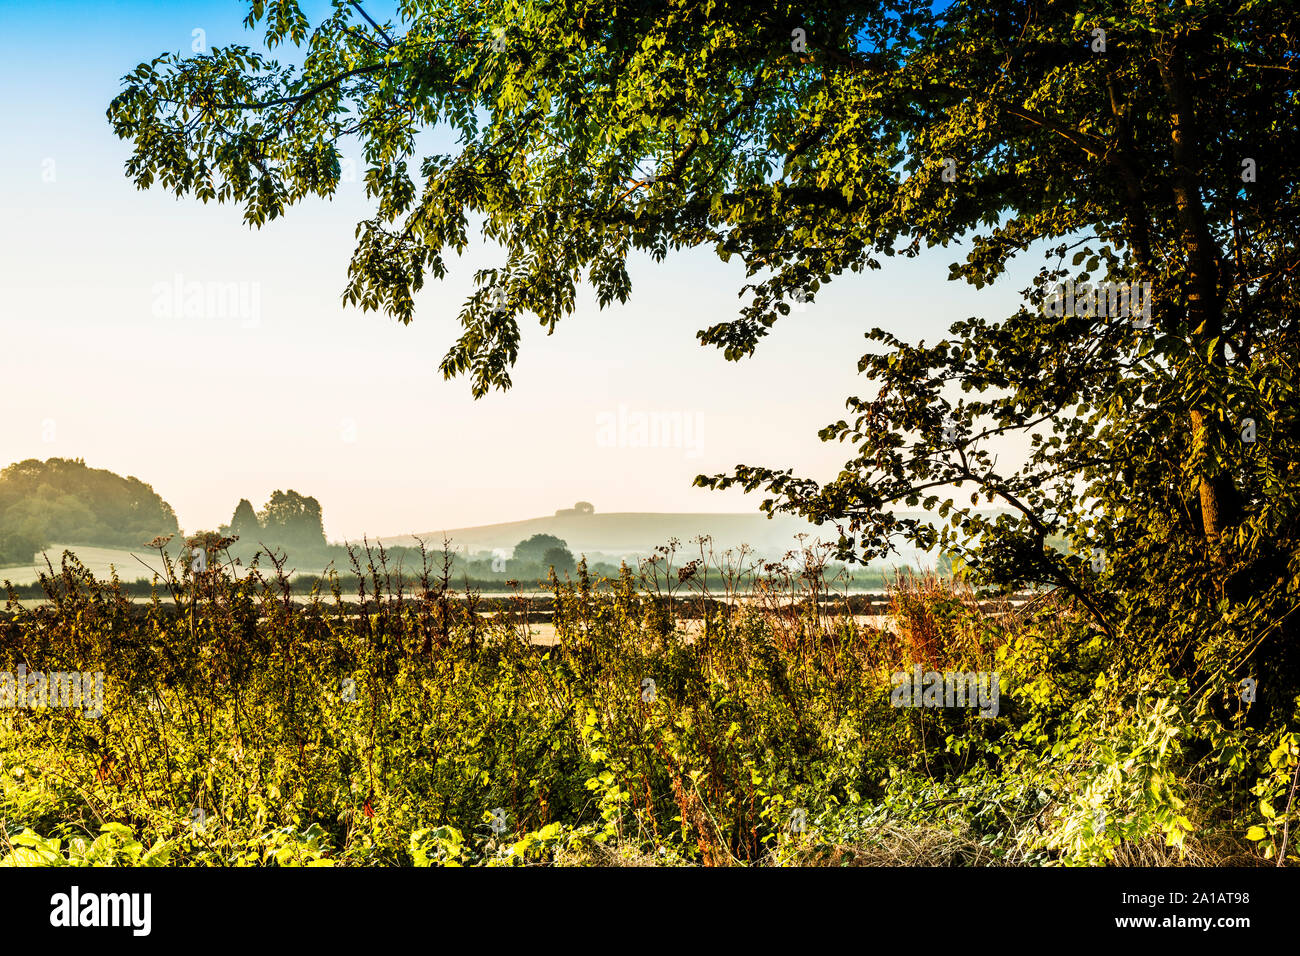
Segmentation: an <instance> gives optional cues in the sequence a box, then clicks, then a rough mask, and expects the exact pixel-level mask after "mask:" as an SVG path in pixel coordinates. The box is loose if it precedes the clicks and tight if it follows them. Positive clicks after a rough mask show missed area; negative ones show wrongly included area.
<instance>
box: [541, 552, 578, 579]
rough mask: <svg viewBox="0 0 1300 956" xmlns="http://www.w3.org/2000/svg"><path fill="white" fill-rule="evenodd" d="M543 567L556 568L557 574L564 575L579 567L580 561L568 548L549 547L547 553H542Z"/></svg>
mask: <svg viewBox="0 0 1300 956" xmlns="http://www.w3.org/2000/svg"><path fill="white" fill-rule="evenodd" d="M542 567H543V568H547V569H549V568H554V569H555V573H556V574H559V575H564V574H571V573H573V571H574V570H575V569H576V568H577V567H578V562H577V560H576V559H575V558H574V557H573V552H572V551H570V550H569V549H568V548H563V547H561V548H547V549H546V553H545V554H543V555H542Z"/></svg>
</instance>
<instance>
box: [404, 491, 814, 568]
mask: <svg viewBox="0 0 1300 956" xmlns="http://www.w3.org/2000/svg"><path fill="white" fill-rule="evenodd" d="M580 504H581V503H580ZM535 534H553V535H555V536H556V537H557V538H562V539H564V541H565V542H566V543H567V544H568V545H569V549H570V550H571V551H572V552H573V553H574V554H588V555H591V554H595V553H600V554H605V555H611V556H618V555H632V554H646V553H648V552H650V551H652V550H653V549H654V548H655V547H657V546H658V545H662V544H667V543H668V541H669V539H671V538H677V539H678V540H679V541H681V543H682V546H683V548H684V549H686V550H693V548H692V546H691V545H690V544H689V542H690V541H691V540H692V539H694V538H698V537H700V536H701V535H709V536H711V537H712V538H713V550H714V552H715V553H721V552H722V551H725V550H727V549H729V548H730V549H734V548H737V547H739V546H740V545H741V544H746V545H749V546H750V547H751V548H753V549H754V550H755V551H757V552H758V553H759V554H762V555H763V556H765V557H768V558H779V557H781V556H783V555H784V554H785V552H787V551H790V550H792V549H794V548H796V547H798V546H799V541H798V539H797V538H796V535H799V534H807V535H809V536H810V537H809V539H808V543H811V542H812V541H814V540H819V539H820V540H823V541H835V540H836V539H837V537H838V535H837V533H836V531H835V528H834V527H833V526H831V525H826V526H823V527H821V528H818V527H817V526H816V525H812V524H809V523H808V522H806V521H802V520H800V519H799V518H795V517H791V516H778V517H775V518H771V519H769V518H767V517H766V516H765V515H762V514H758V513H753V512H741V513H735V514H733V513H716V512H715V513H702V514H688V513H671V512H670V513H658V512H639V511H623V512H611V513H609V514H600V513H583V512H582V511H581V510H578V509H571V508H566V509H564V510H563V511H561V512H559V513H557V514H554V515H550V516H548V517H545V518H530V519H527V520H525V521H508V522H504V523H502V524H489V525H478V526H476V527H472V528H448V529H446V530H445V531H443V530H437V531H427V532H424V533H422V534H418V535H397V536H393V537H386V538H383V539H382V540H383V543H384V544H385V545H389V546H391V545H406V546H410V545H414V544H416V540H415V539H416V538H417V537H418V538H422V539H423V540H424V543H425V544H426V545H427V546H428V547H430V548H434V547H439V548H440V547H441V546H442V540H443V537H444V536H445V537H446V538H448V539H450V541H451V546H452V550H454V551H460V552H465V551H468V552H471V553H473V552H478V551H491V550H493V549H496V548H506V549H509V548H513V547H514V546H515V545H516V544H518V543H519V542H520V541H522V540H524V539H525V538H529V537H532V536H533V535H535Z"/></svg>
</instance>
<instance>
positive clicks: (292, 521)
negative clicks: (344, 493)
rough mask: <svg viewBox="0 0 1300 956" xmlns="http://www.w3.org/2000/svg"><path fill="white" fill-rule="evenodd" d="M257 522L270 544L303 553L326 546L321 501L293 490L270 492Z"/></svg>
mask: <svg viewBox="0 0 1300 956" xmlns="http://www.w3.org/2000/svg"><path fill="white" fill-rule="evenodd" d="M257 520H258V523H259V524H260V525H261V528H262V532H263V534H264V535H265V536H266V539H267V541H266V543H267V544H269V545H279V546H281V547H284V548H286V549H289V548H293V549H296V550H302V551H317V550H320V549H321V548H324V547H325V545H326V542H325V526H324V523H323V520H322V518H321V507H320V502H319V501H317V500H316V499H315V498H305V497H303V496H302V495H300V494H298V492H296V491H294V490H293V489H290V490H289V491H280V490H279V489H277V490H275V491H273V492H272V493H271V497H270V499H269V500H268V501H267V503H266V507H265V508H263V509H262V510H261V511H260V512H258V514H257ZM231 530H232V531H233V530H234V529H233V526H232V529H231Z"/></svg>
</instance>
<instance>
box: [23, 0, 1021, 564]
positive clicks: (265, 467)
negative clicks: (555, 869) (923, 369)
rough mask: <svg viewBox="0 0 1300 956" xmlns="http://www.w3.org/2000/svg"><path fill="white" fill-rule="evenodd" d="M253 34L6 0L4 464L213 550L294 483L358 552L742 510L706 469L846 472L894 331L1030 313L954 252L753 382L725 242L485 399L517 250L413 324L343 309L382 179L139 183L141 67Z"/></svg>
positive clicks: (787, 349)
mask: <svg viewBox="0 0 1300 956" xmlns="http://www.w3.org/2000/svg"><path fill="white" fill-rule="evenodd" d="M322 6H323V5H314V6H311V5H309V6H308V7H307V9H308V10H309V11H311V10H313V9H320V8H321V7H322ZM380 9H382V8H380ZM244 15H245V4H243V3H239V2H209V3H187V2H171V3H143V2H132V3H58V4H23V5H21V6H19V5H16V4H13V3H10V2H7V0H6V2H0V130H3V141H2V142H0V215H2V216H3V218H4V221H5V223H6V228H5V229H4V230H3V231H2V232H0V292H2V293H3V294H2V295H0V317H2V319H3V323H4V329H5V339H4V341H5V342H6V345H7V347H6V348H5V349H3V350H2V351H0V396H3V405H4V415H5V421H6V428H5V430H4V432H3V435H2V437H0V464H7V463H9V462H11V461H15V460H20V459H23V458H29V457H38V458H47V457H50V456H61V457H83V458H85V459H86V461H87V462H88V463H89V464H91V465H94V466H96V467H104V468H110V469H112V470H114V471H118V472H121V473H125V474H132V475H136V476H138V477H140V478H142V479H143V480H145V481H148V482H150V483H152V484H153V486H154V488H155V489H156V490H157V491H158V492H159V493H160V494H162V495H163V497H164V498H166V499H167V500H168V501H170V502H171V503H172V505H173V506H174V507H175V508H176V510H177V512H178V514H179V515H180V517H181V522H182V525H183V526H184V527H185V528H186V529H187V530H191V531H192V530H196V529H198V528H206V527H214V526H215V525H216V524H218V523H220V522H223V521H226V520H228V519H229V516H230V514H231V512H232V511H233V509H234V506H235V504H236V503H237V502H238V500H239V499H240V498H249V499H250V500H252V501H253V503H254V505H255V506H260V505H261V504H262V503H263V501H264V500H265V499H266V497H267V496H268V495H269V494H270V492H271V491H272V490H273V489H275V488H294V489H296V490H298V491H300V492H302V493H304V494H312V495H315V496H316V497H317V498H319V499H320V501H321V503H322V505H323V507H324V512H325V523H326V531H327V534H328V535H329V536H330V538H331V539H340V538H343V537H349V538H355V537H357V536H359V535H361V534H362V533H369V534H371V535H375V534H398V533H405V532H415V531H430V530H439V529H443V528H453V527H459V526H465V525H474V524H482V523H489V522H496V521H509V520H516V519H521V518H528V517H534V516H537V515H540V514H549V513H550V512H551V511H553V510H555V509H556V508H560V507H568V506H570V505H572V503H573V502H574V501H575V500H577V499H585V500H588V501H591V502H593V503H594V504H595V505H596V508H597V510H598V511H606V512H608V511H743V510H749V509H752V508H755V507H757V504H758V499H757V497H753V498H746V497H745V496H743V495H741V494H739V493H726V494H720V493H717V492H708V491H705V490H702V489H697V488H692V487H691V481H692V479H693V477H694V476H695V475H696V474H698V473H701V472H704V473H714V472H720V471H726V470H728V469H730V468H731V467H732V466H734V465H735V464H737V463H740V462H744V463H748V464H768V465H772V466H779V467H790V466H793V467H795V468H796V469H798V470H800V471H801V472H803V473H806V474H809V475H811V476H813V477H816V478H823V479H824V478H827V477H830V476H832V475H833V474H835V473H836V472H837V471H838V468H839V466H840V465H841V464H842V462H843V461H844V459H845V457H846V454H845V452H846V451H847V449H846V448H845V447H844V446H841V445H839V444H838V443H836V444H832V445H823V444H822V443H821V442H820V441H819V440H818V439H817V435H816V432H817V429H818V428H820V427H822V426H823V425H825V424H827V423H828V422H830V421H833V420H835V419H838V418H839V417H841V416H842V414H843V401H844V398H845V396H846V395H849V394H861V393H862V392H864V390H865V387H866V385H865V383H864V382H863V380H862V379H861V378H859V377H858V376H857V374H856V361H857V358H858V356H859V355H860V354H861V353H862V352H863V351H864V349H865V345H866V343H865V342H864V340H863V338H862V335H863V333H864V332H865V331H866V330H867V329H869V328H871V327H872V326H874V325H880V326H883V327H885V328H888V329H890V330H891V331H893V332H894V333H895V334H897V335H899V336H901V337H904V338H907V339H911V340H915V339H918V338H925V339H927V340H930V341H933V340H934V339H936V338H938V337H941V336H942V334H943V332H944V330H945V329H946V328H947V326H948V325H949V324H950V323H951V322H953V321H957V320H960V319H963V318H966V317H967V316H970V315H974V314H983V315H989V316H1000V315H1005V314H1008V313H1009V312H1010V311H1012V310H1013V309H1014V308H1015V305H1016V301H1015V292H1014V290H1015V289H1017V288H1019V287H1020V286H1021V285H1022V284H1023V283H1021V282H1017V281H1016V280H1015V278H1013V279H1011V280H1010V281H1008V282H1006V283H1003V284H1000V287H999V288H997V289H992V290H989V289H986V290H982V291H976V290H974V289H971V288H969V287H967V286H964V285H958V284H956V283H951V282H946V281H944V280H945V278H946V276H947V264H948V263H949V262H950V261H952V260H953V259H954V258H956V255H957V253H956V251H955V250H951V249H950V250H936V251H934V252H933V253H930V254H927V255H924V256H922V257H921V258H919V259H916V260H911V261H905V260H895V261H893V262H891V263H890V264H889V265H888V266H887V267H886V268H885V269H884V270H882V271H880V272H874V273H870V274H867V275H852V276H846V277H842V278H841V279H839V280H838V281H836V282H834V283H833V284H831V285H830V286H828V287H826V288H825V289H824V290H823V291H822V292H821V293H819V296H818V302H817V303H815V304H813V305H810V306H809V307H808V308H807V310H806V312H805V313H804V314H801V315H793V316H791V317H789V318H787V319H785V320H784V321H782V322H780V323H778V325H777V326H776V328H775V329H774V330H773V332H772V334H771V335H770V336H769V337H768V338H767V340H766V341H765V343H764V344H763V345H762V346H761V347H760V349H759V353H758V355H757V356H756V357H755V358H753V359H750V360H748V361H745V362H742V363H739V364H737V363H730V362H726V361H724V360H723V358H722V356H721V353H719V352H717V351H715V350H713V349H705V348H701V347H700V346H699V345H698V344H697V343H696V341H695V338H694V333H695V331H696V330H697V329H700V328H703V327H706V326H708V325H711V324H713V323H714V322H716V321H718V320H719V319H722V318H727V317H731V316H734V315H735V314H737V310H738V307H739V301H740V300H738V299H737V297H736V292H737V291H738V289H739V288H740V286H741V284H742V282H743V281H744V279H743V272H742V270H741V268H740V267H739V266H738V265H737V264H734V263H733V264H729V265H724V264H722V263H720V262H718V261H717V260H716V259H715V258H714V257H713V256H712V255H711V254H710V253H708V252H707V251H703V250H701V251H696V252H692V253H687V254H680V255H677V256H674V257H672V258H670V259H669V260H667V262H666V263H663V264H659V265H656V264H654V263H652V262H650V261H649V260H648V259H636V260H634V261H633V264H632V279H633V293H632V299H631V301H630V302H629V303H628V304H627V305H625V306H615V307H613V308H609V309H605V310H603V311H602V310H600V309H598V308H597V307H596V305H595V303H594V302H593V301H592V299H591V297H590V296H589V295H588V296H581V297H580V306H579V308H578V311H577V313H576V314H575V315H574V316H572V317H570V318H569V319H568V320H567V321H565V322H562V323H561V324H560V326H559V327H558V329H557V331H556V333H555V334H554V335H553V336H550V337H548V336H546V335H545V333H544V330H542V329H540V328H538V327H535V326H532V325H528V324H526V325H525V326H524V341H523V346H522V349H521V354H520V362H519V364H518V365H517V366H516V368H515V370H514V372H513V377H514V381H515V386H514V388H513V389H511V390H510V391H509V392H506V393H504V394H503V393H493V394H492V395H490V396H489V397H487V398H484V399H482V400H479V401H477V402H475V401H473V400H471V398H470V396H469V386H468V382H467V381H465V380H454V381H451V382H446V381H444V380H443V379H442V378H441V376H440V374H439V373H438V371H437V366H438V363H439V360H440V359H441V358H442V355H443V354H444V352H445V351H446V349H447V347H448V346H449V345H450V344H451V343H452V341H454V339H455V337H456V333H457V329H458V325H457V323H456V321H455V316H456V313H457V311H458V310H459V307H460V304H461V302H462V300H463V298H464V297H465V295H466V294H467V293H468V292H469V290H470V289H471V288H472V281H471V277H472V274H473V272H474V271H475V269H478V268H481V267H484V266H487V265H492V264H495V263H496V259H495V258H494V257H493V256H492V255H491V252H490V250H488V249H486V248H484V247H482V246H476V247H472V248H471V249H470V250H469V251H468V252H467V254H466V255H465V256H464V258H463V259H461V260H459V261H453V263H452V270H451V275H450V276H449V277H448V278H447V280H445V281H443V282H441V283H439V282H431V283H429V284H428V285H427V286H426V288H425V290H424V292H423V293H422V294H421V296H420V297H419V299H418V300H417V301H418V308H417V313H416V318H415V321H414V323H413V324H412V325H410V326H401V325H398V324H396V323H395V322H394V321H393V320H391V319H389V318H387V317H384V316H377V315H375V314H374V313H370V314H366V315H363V314H362V313H361V312H359V311H356V310H351V309H345V308H344V307H343V306H342V305H341V304H340V294H341V292H342V290H343V287H344V283H345V277H346V270H347V264H348V260H349V257H350V255H351V251H352V244H353V227H354V225H355V223H356V222H357V221H358V220H359V219H361V218H364V217H365V216H366V215H367V214H368V210H369V207H368V204H367V202H366V200H365V196H364V193H363V191H362V187H361V185H360V184H359V183H355V182H354V183H345V184H344V185H343V186H342V187H341V189H340V192H339V195H337V196H336V197H335V199H334V200H333V201H332V202H324V201H319V200H317V201H312V202H308V203H304V204H303V205H300V206H297V207H294V208H292V209H291V210H290V211H289V214H288V215H287V217H285V218H284V219H283V220H280V221H277V222H275V223H272V224H270V225H269V226H267V227H265V228H263V229H262V230H260V231H252V230H249V229H248V228H246V227H245V226H244V225H243V223H242V221H241V214H240V210H239V209H238V208H236V207H230V206H227V207H220V206H216V205H209V206H203V205H202V204H201V203H198V202H195V201H190V200H177V199H175V198H174V197H172V196H171V195H170V194H169V193H166V192H164V191H162V190H158V189H155V190H151V191H149V192H140V191H137V190H136V189H135V187H134V186H133V185H132V184H131V183H130V182H129V181H128V180H127V179H126V178H125V176H124V175H123V172H122V164H123V162H124V161H125V159H126V158H127V156H128V155H129V149H128V146H127V145H126V144H125V143H122V142H119V141H118V140H117V139H116V138H115V137H114V136H113V134H112V131H111V129H110V128H109V126H108V123H107V121H106V120H105V118H104V111H105V109H106V107H107V105H108V102H109V100H110V99H111V98H112V96H113V95H114V94H115V93H116V91H117V90H118V88H119V84H120V79H121V77H122V75H124V74H125V73H127V72H128V71H129V70H131V69H132V68H133V67H134V66H135V65H136V64H137V63H139V62H141V61H143V60H147V59H150V58H151V57H153V56H156V55H157V54H159V53H161V52H164V51H177V50H183V51H188V50H189V49H190V46H191V42H192V36H193V31H194V30H195V29H202V30H203V31H205V37H206V42H207V43H208V45H209V46H220V45H224V44H226V43H230V42H240V43H246V44H250V45H256V43H257V40H258V39H259V36H258V35H255V34H251V33H248V32H246V31H245V30H244V29H243V27H242V24H241V21H242V19H243V17H244ZM315 19H316V18H315V17H313V22H315ZM285 58H286V59H288V58H289V57H287V56H286V57H285ZM196 283H197V284H198V287H199V288H201V289H212V288H214V287H222V288H225V287H230V288H239V289H241V290H243V292H244V293H245V294H246V295H248V296H249V300H248V302H249V303H251V302H254V301H255V302H256V307H255V309H254V308H253V307H252V305H251V304H248V303H246V308H245V309H244V310H242V311H240V312H238V314H237V315H235V316H234V317H230V318H221V317H217V318H213V317H210V316H209V317H205V318H187V317H186V315H185V309H184V299H185V297H184V294H183V290H185V289H186V288H189V287H193V286H194V284H196ZM177 285H179V287H180V288H181V289H182V295H181V297H180V299H179V300H178V301H173V297H172V295H171V293H170V291H169V290H171V289H172V288H173V287H175V286H177ZM254 297H255V298H254ZM254 312H255V315H254ZM651 413H658V414H661V415H674V414H675V415H679V416H682V418H681V420H682V421H684V422H689V423H691V426H692V428H693V431H692V437H691V438H690V440H689V441H687V442H684V443H683V447H668V448H662V447H659V448H655V447H630V446H629V443H628V442H621V441H617V440H614V441H611V440H610V438H609V426H610V423H611V422H617V421H619V420H620V416H622V420H623V421H628V420H631V421H635V416H636V415H638V414H645V415H649V414H651ZM634 441H635V439H633V442H634Z"/></svg>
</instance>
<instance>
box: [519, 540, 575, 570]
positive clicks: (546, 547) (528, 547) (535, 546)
mask: <svg viewBox="0 0 1300 956" xmlns="http://www.w3.org/2000/svg"><path fill="white" fill-rule="evenodd" d="M568 548H569V546H568V545H567V544H565V542H564V541H563V540H562V539H560V538H557V537H556V536H555V535H553V534H535V535H533V536H532V537H531V538H526V539H524V540H523V541H520V542H519V543H518V544H517V545H515V552H514V559H515V560H516V561H522V562H525V563H528V564H545V561H546V555H547V554H548V553H549V552H551V551H554V550H559V551H566V552H567V551H568ZM570 557H572V556H570Z"/></svg>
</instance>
